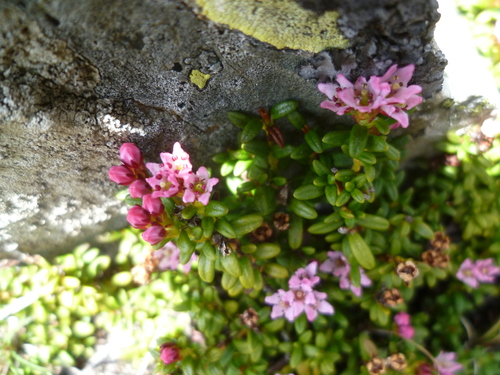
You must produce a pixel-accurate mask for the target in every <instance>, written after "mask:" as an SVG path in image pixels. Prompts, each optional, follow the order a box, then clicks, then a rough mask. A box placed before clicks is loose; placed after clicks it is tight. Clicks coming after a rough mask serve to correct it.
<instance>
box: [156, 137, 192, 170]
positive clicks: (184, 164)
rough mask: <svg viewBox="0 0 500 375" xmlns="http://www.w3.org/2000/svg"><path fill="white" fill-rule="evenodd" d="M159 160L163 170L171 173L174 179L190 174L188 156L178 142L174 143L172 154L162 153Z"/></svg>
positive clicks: (190, 167) (190, 166)
mask: <svg viewBox="0 0 500 375" xmlns="http://www.w3.org/2000/svg"><path fill="white" fill-rule="evenodd" d="M160 158H161V160H162V162H163V166H164V168H166V169H168V170H169V171H171V172H172V173H173V174H174V175H175V176H176V177H181V176H182V175H184V174H186V173H188V172H191V169H192V165H191V162H190V161H189V154H188V153H187V152H186V151H184V150H183V149H182V147H181V144H180V143H179V142H175V143H174V149H173V153H172V154H171V153H169V152H162V153H161V154H160Z"/></svg>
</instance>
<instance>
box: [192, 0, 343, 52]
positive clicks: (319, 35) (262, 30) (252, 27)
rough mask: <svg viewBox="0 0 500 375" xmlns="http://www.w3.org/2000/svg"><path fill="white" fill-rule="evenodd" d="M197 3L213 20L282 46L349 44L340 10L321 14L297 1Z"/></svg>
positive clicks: (316, 48)
mask: <svg viewBox="0 0 500 375" xmlns="http://www.w3.org/2000/svg"><path fill="white" fill-rule="evenodd" d="M196 3H197V4H198V5H199V6H201V7H202V9H203V10H202V14H203V15H205V16H206V17H208V18H209V19H211V20H212V21H214V22H217V23H223V24H226V25H228V26H229V27H231V28H233V29H238V30H240V31H242V32H244V33H245V34H247V35H251V36H253V37H254V38H256V39H258V40H260V41H262V42H266V43H269V44H272V45H273V46H275V47H276V48H279V49H281V48H291V49H302V50H305V51H311V52H319V51H322V50H324V49H326V48H332V47H333V48H346V47H347V45H348V40H347V39H345V38H344V37H343V36H342V34H341V33H340V31H339V29H338V28H337V18H338V13H337V12H334V11H329V12H325V13H323V14H322V15H318V14H317V13H315V12H313V11H310V10H307V9H304V8H302V7H301V6H300V5H298V4H297V3H296V2H295V1H294V0H281V1H278V0H259V1H258V2H256V1H253V0H196Z"/></svg>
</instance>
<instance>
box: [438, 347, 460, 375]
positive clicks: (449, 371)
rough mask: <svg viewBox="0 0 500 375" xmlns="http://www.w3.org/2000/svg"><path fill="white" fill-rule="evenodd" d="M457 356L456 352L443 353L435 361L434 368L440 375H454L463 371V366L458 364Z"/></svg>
mask: <svg viewBox="0 0 500 375" xmlns="http://www.w3.org/2000/svg"><path fill="white" fill-rule="evenodd" d="M456 358H457V355H456V353H454V352H444V351H441V352H440V353H439V355H438V356H437V357H436V358H435V359H434V367H435V368H436V369H437V370H438V371H439V375H454V374H455V372H457V371H460V370H462V369H463V366H462V365H461V364H460V363H458V362H456Z"/></svg>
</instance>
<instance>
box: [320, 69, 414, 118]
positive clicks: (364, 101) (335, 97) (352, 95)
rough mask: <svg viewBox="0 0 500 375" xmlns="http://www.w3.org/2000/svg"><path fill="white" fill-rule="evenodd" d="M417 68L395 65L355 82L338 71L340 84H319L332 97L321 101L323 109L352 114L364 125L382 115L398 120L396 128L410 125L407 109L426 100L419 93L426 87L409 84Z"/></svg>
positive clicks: (341, 113)
mask: <svg viewBox="0 0 500 375" xmlns="http://www.w3.org/2000/svg"><path fill="white" fill-rule="evenodd" d="M414 69H415V66H414V65H413V64H410V65H407V66H405V67H404V68H399V69H398V66H397V65H392V66H391V67H390V68H389V69H388V70H387V72H386V73H385V74H384V75H383V76H382V77H376V76H371V77H370V78H369V79H368V80H366V78H365V77H359V78H358V79H357V80H356V82H355V83H352V82H350V81H349V80H348V79H347V78H346V77H345V76H344V75H343V74H338V75H337V77H336V80H337V82H338V84H334V83H320V84H318V89H319V90H320V91H321V92H322V93H323V94H325V95H326V96H327V97H328V99H329V100H325V101H323V102H322V103H321V108H326V109H329V110H331V111H333V112H335V113H336V114H337V115H344V114H346V113H348V114H349V115H351V116H352V117H353V118H354V119H355V120H356V121H357V122H358V123H360V124H363V125H367V124H369V123H370V122H372V121H373V120H374V119H375V118H376V117H377V116H378V115H379V114H382V115H386V116H389V117H392V118H393V119H395V120H396V121H397V122H396V123H395V124H393V125H392V126H391V127H392V128H396V127H398V126H402V127H403V128H406V127H408V124H409V120H408V114H407V113H406V112H405V111H407V110H409V109H411V108H413V107H415V106H416V105H418V104H420V103H421V102H422V97H420V96H418V95H417V94H419V93H420V92H421V91H422V88H421V87H420V86H418V85H411V86H408V82H409V81H410V79H411V77H412V75H413V71H414Z"/></svg>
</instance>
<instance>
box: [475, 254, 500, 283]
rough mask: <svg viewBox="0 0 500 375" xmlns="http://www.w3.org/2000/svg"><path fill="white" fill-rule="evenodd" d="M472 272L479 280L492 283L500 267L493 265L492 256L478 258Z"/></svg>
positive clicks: (499, 271) (498, 273)
mask: <svg viewBox="0 0 500 375" xmlns="http://www.w3.org/2000/svg"><path fill="white" fill-rule="evenodd" d="M472 273H473V274H474V276H475V277H476V279H477V280H478V281H479V282H482V283H494V282H495V278H496V277H497V276H498V275H500V268H498V267H496V266H495V265H493V258H488V259H478V260H477V261H476V265H475V267H474V269H473V270H472Z"/></svg>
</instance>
